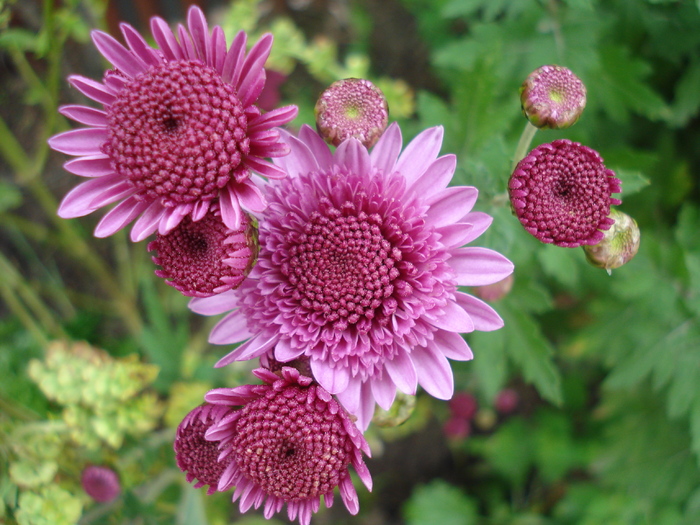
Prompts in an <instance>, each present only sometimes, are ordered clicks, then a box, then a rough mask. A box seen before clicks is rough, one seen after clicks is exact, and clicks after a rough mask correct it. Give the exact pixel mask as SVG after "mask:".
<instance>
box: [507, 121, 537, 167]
mask: <svg viewBox="0 0 700 525" xmlns="http://www.w3.org/2000/svg"><path fill="white" fill-rule="evenodd" d="M535 133H537V128H536V127H535V126H533V125H532V124H530V121H528V122H527V123H526V124H525V129H523V132H522V134H521V135H520V140H519V141H518V146H517V147H516V148H515V155H514V156H513V167H512V170H511V171H514V170H515V167H516V166H517V165H518V162H520V161H521V160H523V159H524V158H525V155H527V152H528V151H529V150H530V144H532V139H533V138H534V137H535Z"/></svg>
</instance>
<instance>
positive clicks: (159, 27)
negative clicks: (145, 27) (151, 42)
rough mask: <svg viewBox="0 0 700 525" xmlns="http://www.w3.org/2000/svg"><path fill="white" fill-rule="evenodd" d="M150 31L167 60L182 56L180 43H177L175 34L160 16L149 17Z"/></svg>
mask: <svg viewBox="0 0 700 525" xmlns="http://www.w3.org/2000/svg"><path fill="white" fill-rule="evenodd" d="M151 33H153V38H154V39H155V41H156V43H157V44H158V47H160V51H161V52H162V53H163V55H165V58H166V59H167V60H170V61H175V60H182V59H183V58H184V55H183V53H182V49H180V44H178V43H177V39H176V38H175V35H173V32H172V31H171V30H170V27H169V26H168V24H167V22H166V21H165V20H163V19H162V18H160V17H153V18H151Z"/></svg>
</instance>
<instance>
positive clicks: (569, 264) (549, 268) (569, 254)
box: [537, 244, 583, 288]
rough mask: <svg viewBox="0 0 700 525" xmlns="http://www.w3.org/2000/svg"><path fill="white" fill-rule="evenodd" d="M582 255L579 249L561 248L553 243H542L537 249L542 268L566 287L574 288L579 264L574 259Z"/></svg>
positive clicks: (576, 282) (577, 278) (577, 279)
mask: <svg viewBox="0 0 700 525" xmlns="http://www.w3.org/2000/svg"><path fill="white" fill-rule="evenodd" d="M582 256H583V253H582V252H581V251H580V250H572V249H571V248H561V247H560V246H554V245H553V244H547V245H543V246H542V247H541V248H540V249H539V250H538V251H537V259H538V260H539V261H540V263H541V264H542V270H543V271H544V272H545V273H546V274H547V275H549V276H551V277H554V278H555V279H556V280H557V281H559V282H560V283H561V284H563V285H564V286H566V287H567V288H575V287H576V286H577V285H578V282H579V266H578V264H577V261H576V259H577V258H580V257H582Z"/></svg>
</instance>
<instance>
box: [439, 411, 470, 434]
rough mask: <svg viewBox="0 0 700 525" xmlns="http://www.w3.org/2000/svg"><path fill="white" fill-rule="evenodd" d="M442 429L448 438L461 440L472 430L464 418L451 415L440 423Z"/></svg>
mask: <svg viewBox="0 0 700 525" xmlns="http://www.w3.org/2000/svg"><path fill="white" fill-rule="evenodd" d="M442 431H443V432H444V433H445V435H446V436H447V437H448V438H450V439H454V440H461V439H464V438H466V437H469V434H471V432H472V426H471V423H469V421H467V420H466V419H464V418H461V417H456V416H452V417H451V418H450V419H448V420H447V421H445V424H444V425H442Z"/></svg>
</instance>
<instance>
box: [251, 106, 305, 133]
mask: <svg viewBox="0 0 700 525" xmlns="http://www.w3.org/2000/svg"><path fill="white" fill-rule="evenodd" d="M298 113H299V108H298V107H296V106H284V107H281V108H276V109H273V110H272V111H268V112H267V113H264V114H262V115H260V116H259V117H256V118H254V119H252V120H251V121H250V122H248V132H249V133H251V134H252V133H255V132H256V131H258V130H263V129H270V128H275V127H277V126H282V125H284V124H287V123H288V122H290V121H292V120H294V119H295V118H296V116H297V114H298Z"/></svg>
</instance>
